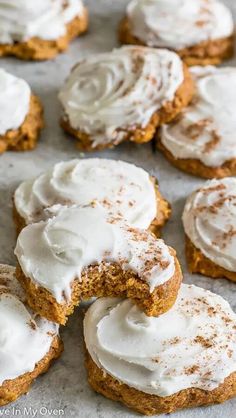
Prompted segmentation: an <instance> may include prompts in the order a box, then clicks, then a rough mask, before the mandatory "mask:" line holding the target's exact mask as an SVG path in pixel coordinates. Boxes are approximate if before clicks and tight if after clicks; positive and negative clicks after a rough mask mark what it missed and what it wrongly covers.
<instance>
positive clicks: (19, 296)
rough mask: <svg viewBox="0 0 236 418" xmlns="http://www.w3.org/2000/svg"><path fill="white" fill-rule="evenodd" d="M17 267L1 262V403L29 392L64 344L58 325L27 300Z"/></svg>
mask: <svg viewBox="0 0 236 418" xmlns="http://www.w3.org/2000/svg"><path fill="white" fill-rule="evenodd" d="M25 302H26V298H25V294H24V291H23V289H22V288H21V286H20V285H19V283H18V282H17V280H16V278H15V268H14V267H10V266H6V265H2V264H1V265H0V323H1V325H0V337H1V354H0V406H2V405H6V404H8V403H9V402H13V401H15V400H16V399H17V398H19V397H20V396H21V395H23V394H25V393H27V392H28V390H29V388H30V386H31V384H32V383H33V381H34V379H35V378H36V377H38V376H39V375H40V374H42V373H45V372H46V371H47V370H48V368H49V366H50V364H51V362H52V360H53V359H56V358H57V357H59V356H60V354H61V352H62V349H63V346H62V342H61V340H60V338H59V336H58V325H56V324H53V323H52V322H49V321H47V320H45V319H42V318H40V317H39V316H38V315H36V314H34V313H33V312H32V311H31V309H29V308H28V307H27V305H26V304H25Z"/></svg>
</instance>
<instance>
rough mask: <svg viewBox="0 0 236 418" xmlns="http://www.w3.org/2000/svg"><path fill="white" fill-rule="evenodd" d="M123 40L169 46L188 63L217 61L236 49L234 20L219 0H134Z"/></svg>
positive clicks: (122, 31) (122, 26) (123, 25)
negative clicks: (235, 43)
mask: <svg viewBox="0 0 236 418" xmlns="http://www.w3.org/2000/svg"><path fill="white" fill-rule="evenodd" d="M119 37H120V40H121V42H122V43H126V44H141V45H146V46H149V47H154V48H168V49H171V50H173V51H175V52H177V53H178V54H179V55H180V57H181V58H182V59H183V60H184V61H185V62H186V64H187V65H209V64H211V65H217V64H219V63H220V62H221V61H223V60H224V59H227V58H230V57H231V56H232V55H233V51H234V22H233V17H232V14H231V12H230V10H229V9H228V8H227V6H225V5H224V4H223V3H221V2H220V1H218V0H132V1H131V2H130V3H129V5H128V6H127V11H126V16H125V18H124V19H123V20H122V22H121V24H120V28H119Z"/></svg>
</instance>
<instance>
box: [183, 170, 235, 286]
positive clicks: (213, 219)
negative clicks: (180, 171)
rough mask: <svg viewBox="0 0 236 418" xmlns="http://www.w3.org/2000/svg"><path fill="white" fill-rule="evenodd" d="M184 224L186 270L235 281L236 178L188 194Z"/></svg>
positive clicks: (209, 184)
mask: <svg viewBox="0 0 236 418" xmlns="http://www.w3.org/2000/svg"><path fill="white" fill-rule="evenodd" d="M183 224H184V230H185V234H186V257H187V263H188V267H189V270H190V271H191V272H192V273H201V274H204V275H206V276H210V277H215V278H216V277H226V278H227V279H229V280H232V281H236V254H235V248H236V179H234V178H225V179H223V180H211V181H208V182H207V183H206V184H205V185H204V186H203V187H201V188H200V189H198V190H197V191H196V192H194V193H193V194H192V195H190V197H189V198H188V199H187V202H186V205H185V208H184V212H183Z"/></svg>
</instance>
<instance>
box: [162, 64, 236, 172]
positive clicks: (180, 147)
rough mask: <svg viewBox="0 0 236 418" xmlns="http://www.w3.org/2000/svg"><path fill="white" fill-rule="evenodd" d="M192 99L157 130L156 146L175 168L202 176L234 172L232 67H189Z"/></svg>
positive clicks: (235, 83)
mask: <svg viewBox="0 0 236 418" xmlns="http://www.w3.org/2000/svg"><path fill="white" fill-rule="evenodd" d="M191 74H192V76H193V77H194V79H195V81H196V94H195V97H194V99H193V101H192V103H191V104H190V105H189V106H188V107H187V108H186V109H185V110H184V111H183V112H182V114H181V115H180V116H179V117H178V118H177V119H176V120H175V121H174V122H173V123H172V124H170V125H168V126H167V125H164V126H163V127H162V128H161V130H160V134H159V142H158V145H159V148H160V149H161V151H162V152H163V154H164V155H165V156H166V158H167V159H168V160H169V161H170V162H171V163H172V164H173V165H174V166H176V167H177V168H179V169H181V170H183V171H186V172H188V173H190V174H193V175H196V176H200V177H204V178H222V177H226V176H233V175H236V143H235V130H236V119H235V112H234V108H235V106H236V69H235V68H233V67H226V68H216V67H204V68H203V67H193V68H191Z"/></svg>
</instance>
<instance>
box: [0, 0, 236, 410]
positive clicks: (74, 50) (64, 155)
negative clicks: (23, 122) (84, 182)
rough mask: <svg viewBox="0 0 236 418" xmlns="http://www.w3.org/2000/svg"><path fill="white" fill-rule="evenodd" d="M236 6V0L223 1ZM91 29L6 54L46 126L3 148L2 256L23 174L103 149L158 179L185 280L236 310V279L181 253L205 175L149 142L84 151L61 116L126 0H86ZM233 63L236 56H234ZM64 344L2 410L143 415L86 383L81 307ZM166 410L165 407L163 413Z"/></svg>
mask: <svg viewBox="0 0 236 418" xmlns="http://www.w3.org/2000/svg"><path fill="white" fill-rule="evenodd" d="M225 3H226V4H228V5H229V6H230V7H231V8H232V9H233V12H234V16H235V20H236V2H235V0H228V1H225ZM86 4H87V6H88V7H89V10H90V29H89V33H88V34H87V35H86V36H84V37H83V38H79V39H78V40H76V41H75V42H73V44H72V45H71V47H70V49H69V50H68V51H67V53H65V54H63V55H60V56H58V57H57V58H56V59H55V60H54V61H49V62H42V63H31V62H23V61H19V60H16V59H10V58H7V59H2V60H1V61H0V65H1V66H2V67H3V68H5V69H6V70H8V71H10V72H12V73H13V74H15V75H17V76H20V77H23V78H24V79H25V80H26V81H28V82H29V84H30V85H31V87H32V89H33V91H34V92H35V93H37V94H38V95H39V96H40V97H41V99H42V102H43V105H44V108H45V118H46V128H45V129H44V131H43V134H42V137H41V141H40V143H39V145H38V148H37V149H36V150H35V151H33V152H27V153H14V152H12V153H5V154H3V155H2V156H0V262H2V263H9V264H15V258H14V254H13V250H14V246H15V230H14V225H13V221H12V214H11V208H12V194H13V192H14V190H15V188H16V186H17V185H18V184H19V182H20V181H22V180H24V179H28V178H30V177H32V176H36V175H37V174H39V173H40V172H42V171H43V170H45V169H47V168H49V167H51V166H52V165H53V164H54V163H56V162H58V161H61V160H69V159H71V158H75V157H79V156H80V157H81V158H85V157H92V156H99V157H106V158H113V159H122V160H125V161H128V162H131V163H135V164H137V165H138V166H141V167H143V168H144V169H146V170H147V171H149V172H150V174H151V175H154V176H155V177H157V178H158V179H159V181H160V187H161V191H162V193H163V195H164V196H165V197H166V198H167V199H168V200H169V201H170V202H171V205H172V210H173V213H172V217H171V220H170V221H169V222H168V224H167V225H166V227H165V228H164V238H165V240H166V242H167V243H168V244H170V245H172V246H173V247H174V248H175V249H176V250H177V253H178V256H179V259H180V261H181V264H182V267H183V271H184V281H185V282H186V283H194V284H196V285H199V286H202V287H204V288H206V289H209V290H212V291H213V292H216V293H218V294H220V295H221V296H223V297H225V298H226V299H227V300H228V301H229V302H230V303H231V305H232V306H233V308H234V309H235V310H236V284H233V283H230V282H229V281H227V280H224V279H220V280H213V279H210V278H204V277H201V276H198V275H194V276H191V275H190V274H188V272H187V269H186V264H185V257H184V234H183V229H182V224H181V214H182V211H183V206H184V202H185V199H186V197H187V196H188V194H189V193H191V192H192V191H193V190H194V189H195V188H197V187H198V186H200V185H201V184H203V183H204V181H202V180H199V179H197V178H194V177H191V176H188V175H186V174H183V173H181V172H180V171H178V170H177V169H175V168H173V167H172V166H171V165H170V164H169V163H168V162H167V161H166V160H165V159H164V157H163V156H162V155H161V154H160V153H159V152H157V153H155V154H154V153H153V152H152V149H151V145H150V144H146V145H141V146H138V145H134V144H123V145H120V146H118V147H117V148H115V149H114V150H110V151H106V152H100V153H92V154H87V155H83V154H81V153H79V151H77V150H76V148H75V146H74V143H73V140H71V139H69V138H68V137H67V136H66V135H65V134H64V133H63V131H62V130H61V128H60V127H59V124H58V120H59V115H60V106H59V103H58V100H57V94H58V89H59V87H60V86H61V84H62V82H63V80H64V79H65V77H66V76H67V75H68V73H69V70H70V68H71V67H72V66H73V65H74V64H75V63H76V62H77V61H78V60H79V59H81V58H83V57H85V56H88V55H90V54H93V53H95V52H103V51H109V50H111V49H112V48H113V47H115V46H117V45H118V43H117V39H116V28H117V24H118V22H119V20H120V18H121V17H122V16H123V13H124V10H125V5H126V4H127V1H125V0H118V1H115V0H88V1H87V2H86ZM231 64H232V65H235V64H236V59H235V60H234V61H232V62H231ZM61 335H62V338H63V340H64V344H65V351H64V353H63V355H62V357H61V359H60V360H59V361H57V362H56V363H55V364H54V366H53V367H52V368H51V369H50V370H49V372H48V373H47V374H45V375H44V376H42V377H40V378H38V379H37V381H36V382H35V384H34V385H33V387H32V389H31V391H30V392H29V394H28V395H25V396H23V397H21V398H20V399H19V400H18V401H17V402H15V403H13V404H11V405H9V406H6V407H2V408H0V416H10V417H12V416H22V417H23V416H31V417H43V416H46V417H49V416H63V417H73V416H74V417H78V418H120V417H122V418H131V417H137V416H138V415H137V414H136V413H134V412H132V411H129V410H128V409H127V408H125V407H124V406H122V405H120V404H119V403H117V402H112V401H109V400H107V399H105V398H104V397H102V396H101V395H97V394H95V393H94V392H92V390H91V389H90V388H89V386H88V383H87V378H86V371H85V368H84V364H83V363H84V360H83V336H82V308H79V309H77V311H76V312H75V314H74V315H73V316H72V317H71V318H70V320H69V323H68V325H67V326H66V327H65V328H63V329H62V330H61ZM164 416H166V415H162V417H164ZM173 417H175V418H185V417H191V418H201V417H204V418H221V417H224V418H236V399H235V400H231V401H229V402H227V403H225V404H223V405H219V406H212V407H207V408H196V409H191V410H185V411H181V412H178V413H175V414H173Z"/></svg>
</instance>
